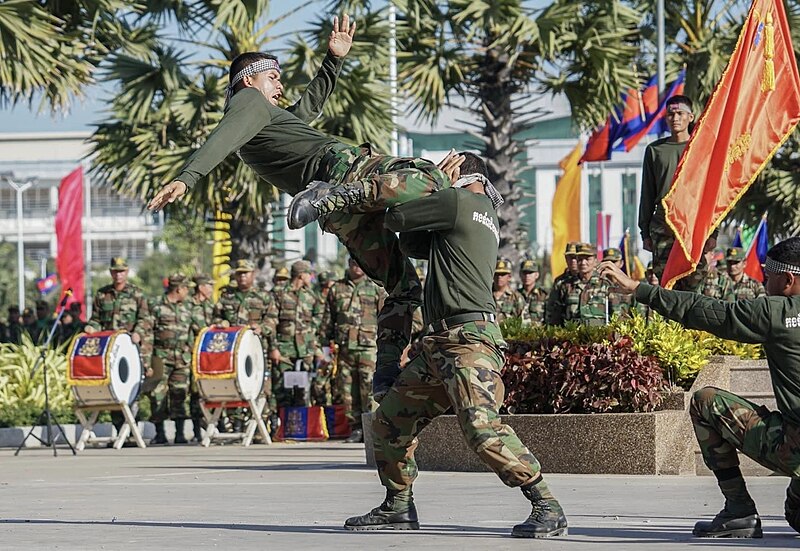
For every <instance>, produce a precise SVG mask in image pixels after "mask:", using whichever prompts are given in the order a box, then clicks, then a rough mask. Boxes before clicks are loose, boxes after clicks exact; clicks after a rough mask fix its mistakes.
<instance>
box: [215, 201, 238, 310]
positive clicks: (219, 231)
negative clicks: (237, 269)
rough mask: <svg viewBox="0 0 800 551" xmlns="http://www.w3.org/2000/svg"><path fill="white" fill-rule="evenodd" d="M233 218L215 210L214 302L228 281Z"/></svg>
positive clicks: (229, 279)
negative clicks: (231, 221)
mask: <svg viewBox="0 0 800 551" xmlns="http://www.w3.org/2000/svg"><path fill="white" fill-rule="evenodd" d="M231 218H233V217H232V216H231V215H230V214H228V213H227V212H222V211H219V210H218V211H217V213H216V216H215V220H216V221H215V222H214V245H213V247H212V258H213V260H212V264H213V265H212V274H211V275H212V277H213V278H214V302H216V301H217V300H219V294H220V290H221V289H222V288H223V287H225V286H226V285H228V283H230V281H231V278H230V271H231V267H230V261H231V257H230V254H231V234H230V229H231V224H230V222H229V220H231Z"/></svg>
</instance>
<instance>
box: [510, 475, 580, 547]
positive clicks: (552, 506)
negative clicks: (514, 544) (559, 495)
mask: <svg viewBox="0 0 800 551" xmlns="http://www.w3.org/2000/svg"><path fill="white" fill-rule="evenodd" d="M522 493H523V494H524V495H525V497H526V498H528V500H529V501H530V502H531V514H530V515H529V516H528V518H527V519H525V521H524V522H522V523H521V524H517V525H516V526H514V528H512V529H511V535H512V536H513V537H515V538H552V537H555V536H566V535H567V534H568V533H569V530H568V524H567V517H566V516H564V511H563V510H562V509H561V505H560V504H559V503H558V501H557V500H556V499H555V498H552V497H548V498H546V497H544V496H542V494H541V493H540V492H539V490H538V489H537V488H536V486H534V485H531V486H528V487H524V488H522ZM548 495H549V491H548Z"/></svg>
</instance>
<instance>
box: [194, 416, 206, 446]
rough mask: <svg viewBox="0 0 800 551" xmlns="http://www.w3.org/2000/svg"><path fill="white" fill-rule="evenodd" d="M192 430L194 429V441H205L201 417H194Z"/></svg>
mask: <svg viewBox="0 0 800 551" xmlns="http://www.w3.org/2000/svg"><path fill="white" fill-rule="evenodd" d="M192 430H193V431H194V438H192V442H202V441H203V429H202V427H201V426H200V418H199V417H192Z"/></svg>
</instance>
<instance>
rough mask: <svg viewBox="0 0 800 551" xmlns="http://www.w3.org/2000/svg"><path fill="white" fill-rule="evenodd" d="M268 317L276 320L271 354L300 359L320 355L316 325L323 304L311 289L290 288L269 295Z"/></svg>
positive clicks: (317, 326) (320, 315) (289, 286)
mask: <svg viewBox="0 0 800 551" xmlns="http://www.w3.org/2000/svg"><path fill="white" fill-rule="evenodd" d="M269 317H270V318H271V319H273V320H275V323H276V324H277V325H276V327H275V338H274V339H273V342H272V347H271V349H270V350H279V351H280V353H281V356H285V357H291V358H303V357H308V356H312V355H315V354H318V353H320V349H319V340H318V335H319V323H320V319H321V317H322V301H321V300H320V298H319V295H317V293H316V292H315V291H314V290H313V289H310V288H307V287H300V288H299V289H297V290H295V289H293V288H292V286H291V285H287V286H286V287H284V288H282V289H280V290H278V291H273V292H272V303H271V304H270V308H269Z"/></svg>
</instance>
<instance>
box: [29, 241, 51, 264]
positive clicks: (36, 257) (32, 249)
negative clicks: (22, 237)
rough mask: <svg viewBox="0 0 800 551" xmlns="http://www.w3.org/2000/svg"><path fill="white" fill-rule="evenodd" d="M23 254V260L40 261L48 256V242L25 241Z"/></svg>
mask: <svg viewBox="0 0 800 551" xmlns="http://www.w3.org/2000/svg"><path fill="white" fill-rule="evenodd" d="M23 254H24V255H25V260H28V261H34V262H41V261H42V259H45V260H46V259H48V258H50V243H25V244H24V250H23Z"/></svg>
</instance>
